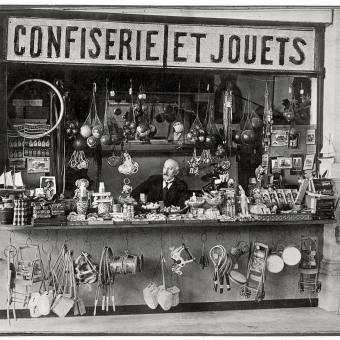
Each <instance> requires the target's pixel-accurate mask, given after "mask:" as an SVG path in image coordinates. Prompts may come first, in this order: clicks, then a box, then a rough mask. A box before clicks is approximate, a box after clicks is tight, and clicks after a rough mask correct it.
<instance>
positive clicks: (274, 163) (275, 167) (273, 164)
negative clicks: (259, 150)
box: [271, 158, 281, 174]
mask: <svg viewBox="0 0 340 340" xmlns="http://www.w3.org/2000/svg"><path fill="white" fill-rule="evenodd" d="M271 171H272V174H275V173H280V172H281V169H280V168H279V163H278V161H277V158H271Z"/></svg>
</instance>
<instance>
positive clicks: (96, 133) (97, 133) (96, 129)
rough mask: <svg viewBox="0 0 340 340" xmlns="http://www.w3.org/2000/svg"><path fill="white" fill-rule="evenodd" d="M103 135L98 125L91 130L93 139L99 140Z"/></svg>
mask: <svg viewBox="0 0 340 340" xmlns="http://www.w3.org/2000/svg"><path fill="white" fill-rule="evenodd" d="M102 134H103V128H102V126H100V125H96V126H94V127H93V129H92V135H93V136H94V137H95V138H98V139H99V138H100V137H101V136H102Z"/></svg>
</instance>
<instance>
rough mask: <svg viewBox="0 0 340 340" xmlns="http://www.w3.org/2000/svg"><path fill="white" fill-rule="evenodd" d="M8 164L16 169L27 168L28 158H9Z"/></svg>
mask: <svg viewBox="0 0 340 340" xmlns="http://www.w3.org/2000/svg"><path fill="white" fill-rule="evenodd" d="M8 165H9V167H10V168H11V169H14V167H15V170H25V169H26V158H24V157H20V158H9V159H8Z"/></svg>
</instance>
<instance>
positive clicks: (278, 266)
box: [267, 254, 285, 274]
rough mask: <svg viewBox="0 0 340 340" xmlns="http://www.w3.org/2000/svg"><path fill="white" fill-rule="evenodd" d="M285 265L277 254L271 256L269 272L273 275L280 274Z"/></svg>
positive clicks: (268, 265)
mask: <svg viewBox="0 0 340 340" xmlns="http://www.w3.org/2000/svg"><path fill="white" fill-rule="evenodd" d="M284 265H285V264H284V262H283V260H282V257H281V256H279V255H277V254H271V255H269V256H268V258H267V270H268V271H269V272H271V273H274V274H277V273H280V271H282V269H283V267H284Z"/></svg>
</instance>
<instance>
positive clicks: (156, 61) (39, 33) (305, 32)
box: [7, 18, 315, 71]
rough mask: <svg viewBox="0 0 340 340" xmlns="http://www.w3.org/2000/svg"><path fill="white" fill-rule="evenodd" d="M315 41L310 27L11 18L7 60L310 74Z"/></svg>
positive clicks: (312, 67) (312, 65) (312, 68)
mask: <svg viewBox="0 0 340 340" xmlns="http://www.w3.org/2000/svg"><path fill="white" fill-rule="evenodd" d="M166 28H167V29H168V32H167V34H164V32H165V31H166ZM314 41H315V33H314V30H312V29H281V28H262V27H245V26H242V27H239V26H205V25H165V24H146V23H140V24H139V23H126V22H99V21H85V20H54V19H34V18H10V19H9V26H8V51H7V59H8V60H12V61H26V62H32V61H36V62H52V63H60V64H62V63H79V64H84V63H86V64H110V65H131V66H152V67H171V68H172V67H176V68H177V67H178V68H210V69H230V68H232V69H252V70H288V71H313V70H314V47H315V46H314V45H315V43H314Z"/></svg>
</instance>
